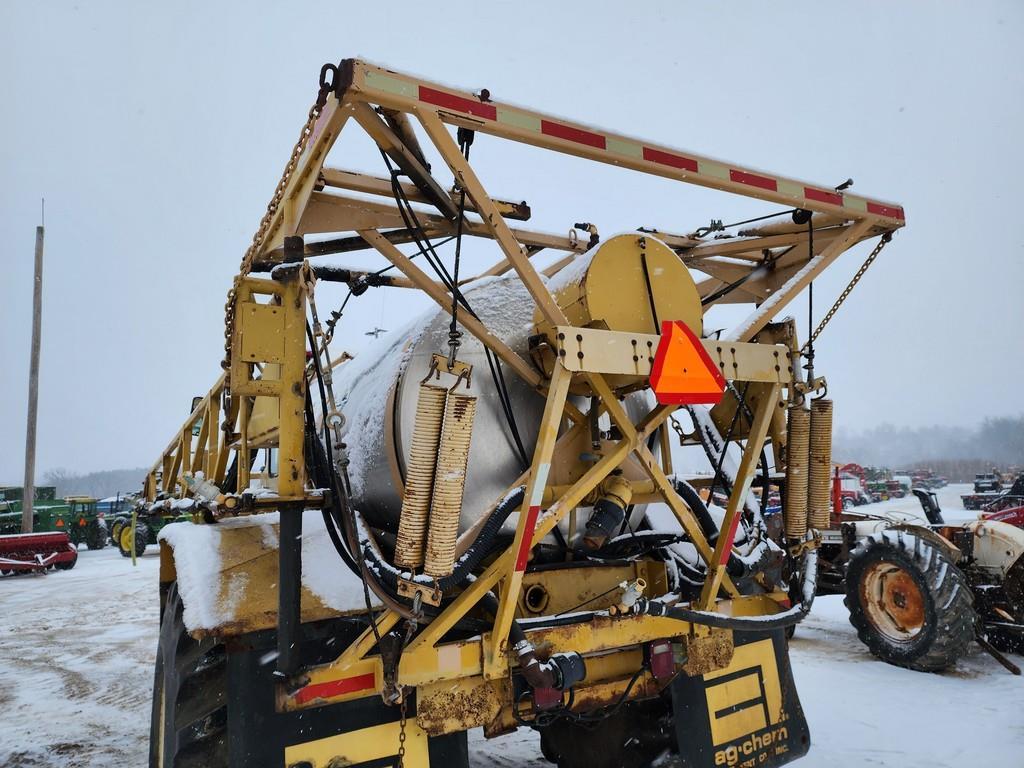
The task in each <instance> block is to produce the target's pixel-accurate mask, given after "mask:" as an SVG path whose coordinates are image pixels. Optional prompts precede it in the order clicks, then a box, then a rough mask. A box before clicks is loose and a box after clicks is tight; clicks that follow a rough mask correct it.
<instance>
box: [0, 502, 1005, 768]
mask: <svg viewBox="0 0 1024 768" xmlns="http://www.w3.org/2000/svg"><path fill="white" fill-rule="evenodd" d="M966 488H967V487H966V486H951V487H950V488H946V489H943V490H942V491H941V492H940V494H939V499H940V502H941V503H942V507H943V510H944V511H947V512H949V513H950V514H949V515H948V517H949V519H951V520H952V519H954V518H955V517H957V516H959V517H965V516H966V515H969V514H970V513H966V514H965V513H963V512H962V510H961V511H959V512H957V510H958V509H959V508H960V504H959V494H960V493H961V492H964V491H965V490H966ZM916 505H917V501H916V499H912V498H911V499H902V500H896V501H893V502H883V503H882V504H877V505H869V506H866V507H861V508H860V509H861V510H862V511H872V510H873V509H879V508H881V507H883V506H886V507H896V508H899V509H901V510H906V511H914V510H916V509H917V507H916ZM157 570H158V557H157V556H156V551H155V550H154V549H151V550H150V552H149V553H147V554H146V555H145V556H144V557H142V558H141V559H140V561H139V566H138V567H137V568H132V565H131V563H130V561H128V560H126V559H125V558H122V557H121V556H120V555H119V554H118V553H117V550H115V549H113V548H110V547H108V548H106V549H104V550H101V551H98V552H88V551H85V550H82V551H81V552H80V553H79V560H78V564H77V565H76V566H75V568H74V569H73V570H71V571H66V572H55V573H51V574H49V575H45V576H44V575H31V576H19V577H6V578H0V768H33V767H35V766H60V768H80V767H81V768H85V767H87V766H88V767H89V768H92V767H95V768H106V767H107V766H110V767H111V768H112V767H113V766H118V768H124V767H128V768H132V767H134V766H144V765H145V763H146V745H147V739H148V736H149V700H150V689H151V686H152V676H153V673H152V660H153V655H154V652H155V650H156V640H157V622H158V617H157ZM791 650H792V661H793V667H794V674H795V676H796V682H797V687H798V689H799V691H800V698H801V700H802V702H803V705H804V709H805V710H806V713H807V719H808V721H809V722H810V728H811V740H812V746H811V752H810V754H809V755H808V757H807V758H805V759H804V760H803V761H801V762H799V763H797V765H800V766H803V767H804V768H814V767H816V766H817V767H820V768H853V766H858V767H859V766H889V767H891V768H942V767H943V766H949V767H950V768H953V767H954V766H955V768H964V767H965V766H982V765H985V766H1007V767H1012V766H1024V721H1022V719H1021V706H1022V704H1024V678H1020V677H1013V676H1012V675H1010V674H1009V673H1008V672H1006V671H1005V670H1004V669H1003V668H1002V667H1001V666H999V665H998V664H997V663H996V662H995V661H994V660H992V659H990V658H989V657H988V656H986V655H985V654H984V653H982V652H980V650H979V649H977V648H976V647H975V649H974V650H973V651H972V653H971V654H970V655H969V656H968V657H967V658H966V659H964V660H963V661H962V662H960V664H959V665H958V666H957V667H956V669H954V670H953V671H950V672H947V673H944V674H941V675H937V674H923V673H918V672H909V671H906V670H903V669H898V668H896V667H891V666H888V665H886V664H883V663H881V662H879V661H876V660H874V659H873V658H872V657H871V656H870V655H869V654H868V652H867V651H866V650H865V649H864V648H863V647H862V646H861V645H860V643H859V642H858V641H857V638H856V635H855V634H854V632H853V629H852V627H851V626H850V624H849V622H848V621H847V618H846V614H845V610H844V608H843V605H842V600H841V598H839V597H834V596H833V597H823V598H820V599H819V600H817V601H816V602H815V605H814V610H813V612H812V614H811V616H810V617H808V619H807V620H805V621H804V622H803V624H801V625H800V627H799V628H798V629H797V634H796V637H795V638H794V639H793V641H792V644H791ZM1015 660H1016V661H1017V663H1018V664H1024V659H1021V658H1019V657H1017V658H1016V659H1015ZM470 749H471V754H472V763H473V765H474V766H478V767H479V768H491V767H497V766H502V767H504V766H547V765H549V764H548V763H547V762H545V761H544V760H543V759H542V758H541V757H540V751H539V748H538V747H537V741H536V735H535V734H533V733H532V732H529V731H523V730H520V731H519V732H518V733H515V734H512V735H510V736H506V737H503V738H501V739H498V740H496V741H491V742H486V741H484V739H483V738H482V736H480V734H479V733H475V734H472V735H471V737H470Z"/></svg>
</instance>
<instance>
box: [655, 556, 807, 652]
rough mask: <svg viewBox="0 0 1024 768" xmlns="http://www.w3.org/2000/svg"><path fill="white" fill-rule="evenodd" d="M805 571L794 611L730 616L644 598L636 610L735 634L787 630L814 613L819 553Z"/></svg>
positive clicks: (805, 560) (790, 609) (792, 609)
mask: <svg viewBox="0 0 1024 768" xmlns="http://www.w3.org/2000/svg"><path fill="white" fill-rule="evenodd" d="M803 570H804V578H803V587H802V593H803V594H802V598H803V599H802V600H801V601H800V602H799V603H797V604H796V605H794V606H793V607H792V608H789V609H788V610H785V611H782V612H781V613H776V614H773V615H771V616H744V617H737V616H726V615H725V614H722V613H717V612H715V611H695V610H693V609H691V608H680V607H678V606H670V605H667V604H665V603H664V602H662V601H660V600H648V599H646V598H643V597H642V598H640V600H638V601H637V606H636V608H637V612H638V613H643V614H646V615H648V616H664V617H666V618H669V619H678V620H679V621H687V622H689V623H691V624H703V625H705V626H708V627H717V628H719V629H731V630H733V631H734V632H763V631H765V630H770V629H785V628H786V627H792V626H795V625H797V624H799V623H800V622H801V621H803V619H804V617H805V616H806V615H807V614H808V613H810V612H811V606H812V605H813V604H814V593H815V589H816V586H817V581H818V550H816V549H811V550H809V551H808V553H807V554H806V555H805V556H804V569H803Z"/></svg>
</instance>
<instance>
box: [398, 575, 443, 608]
mask: <svg viewBox="0 0 1024 768" xmlns="http://www.w3.org/2000/svg"><path fill="white" fill-rule="evenodd" d="M398 594H400V595H401V596H402V597H410V598H415V597H416V595H419V596H420V600H422V601H423V602H424V603H426V604H427V605H433V606H438V605H440V604H441V597H442V593H441V588H440V587H438V586H437V582H436V581H435V582H434V583H433V584H432V585H430V586H427V585H426V584H418V583H417V582H415V581H409V580H407V579H399V580H398Z"/></svg>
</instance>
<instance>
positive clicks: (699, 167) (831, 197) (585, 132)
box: [364, 66, 906, 221]
mask: <svg viewBox="0 0 1024 768" xmlns="http://www.w3.org/2000/svg"><path fill="white" fill-rule="evenodd" d="M364 72H365V83H366V85H367V86H368V87H370V88H374V89H377V90H379V91H385V92H387V93H391V94H394V95H397V96H401V97H404V98H410V99H413V100H416V101H419V102H422V103H423V104H429V105H431V106H433V107H437V108H440V109H443V110H446V111H448V112H452V113H459V114H462V115H467V116H470V117H473V118H475V119H477V120H489V121H493V122H496V123H500V124H502V125H506V126H509V127H511V128H515V129H517V130H520V131H529V132H531V133H538V134H542V135H544V136H550V137H552V138H555V139H561V140H563V141H569V142H572V143H574V144H580V145H582V146H586V147H591V148H593V149H598V150H602V151H606V152H609V153H610V154H614V155H618V156H620V157H628V158H631V159H640V158H642V159H643V160H644V161H645V162H648V163H653V164H655V165H661V166H665V167H668V168H674V169H676V170H679V171H685V172H688V173H694V174H697V175H698V176H701V177H705V178H708V179H716V180H720V181H730V182H732V183H734V184H742V185H744V186H747V187H754V188H757V189H764V190H768V191H770V192H775V193H777V194H782V195H785V196H787V197H791V198H793V199H794V202H796V203H797V204H798V205H799V202H800V200H807V201H811V202H816V203H823V204H827V205H834V206H837V207H840V208H845V209H846V210H848V211H852V212H857V213H867V214H871V215H875V216H884V217H887V218H891V219H897V220H899V221H905V220H906V217H905V215H904V213H903V208H902V207H901V206H898V205H890V204H886V203H881V202H876V201H872V200H867V199H865V198H862V197H858V196H856V195H849V194H843V193H841V192H837V191H834V190H830V189H826V188H821V187H814V186H809V185H804V184H803V183H801V182H795V181H790V180H787V179H783V178H777V177H774V176H766V175H764V174H762V173H757V172H754V171H749V170H743V169H742V168H731V167H729V166H727V165H724V164H722V163H719V162H716V161H713V160H709V159H700V160H698V159H697V158H694V157H688V156H687V155H686V154H684V153H681V152H677V151H674V150H669V149H666V148H660V147H653V146H646V145H644V144H642V143H641V142H640V141H637V140H635V139H630V138H628V137H625V136H615V135H611V134H606V133H604V132H601V131H597V130H594V129H591V128H587V127H583V126H581V125H574V124H573V123H570V122H567V121H562V120H556V119H552V118H549V117H545V116H543V115H538V114H536V113H532V112H527V111H525V110H521V109H517V108H515V107H511V106H508V105H505V104H498V103H494V102H491V101H481V100H480V98H479V97H478V96H475V95H470V94H465V93H458V92H452V91H449V90H444V89H442V88H438V87H433V86H430V85H425V84H423V83H420V82H418V81H417V80H415V79H414V78H408V77H406V76H404V75H399V74H397V73H393V72H386V71H384V70H380V69H377V68H375V67H372V66H366V68H365V69H364ZM613 162H614V161H613Z"/></svg>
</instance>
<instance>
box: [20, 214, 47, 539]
mask: <svg viewBox="0 0 1024 768" xmlns="http://www.w3.org/2000/svg"><path fill="white" fill-rule="evenodd" d="M45 204H46V201H45V200H44V201H43V205H44V206H45ZM44 210H45V209H44ZM45 221H46V219H45V212H44V213H43V217H42V218H41V219H40V224H39V226H38V227H36V272H35V283H34V284H33V288H32V362H31V363H30V364H29V371H28V425H27V426H26V428H25V489H24V492H23V495H22V502H21V532H22V533H32V505H33V502H34V501H35V497H36V415H37V413H38V405H39V343H40V340H41V338H42V333H43V327H42V325H43V225H44V224H45Z"/></svg>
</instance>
